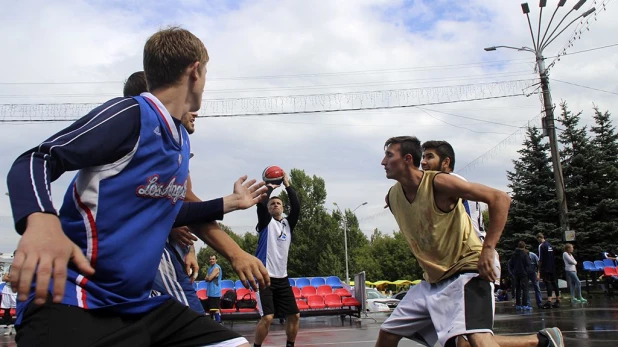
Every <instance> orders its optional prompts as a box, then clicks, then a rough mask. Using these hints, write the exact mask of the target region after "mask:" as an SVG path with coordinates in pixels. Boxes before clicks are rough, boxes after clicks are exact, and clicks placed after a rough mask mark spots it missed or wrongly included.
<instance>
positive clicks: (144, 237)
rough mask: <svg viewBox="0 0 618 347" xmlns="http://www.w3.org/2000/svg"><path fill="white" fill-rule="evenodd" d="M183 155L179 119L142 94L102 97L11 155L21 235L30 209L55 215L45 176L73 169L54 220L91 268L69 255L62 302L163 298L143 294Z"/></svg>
mask: <svg viewBox="0 0 618 347" xmlns="http://www.w3.org/2000/svg"><path fill="white" fill-rule="evenodd" d="M189 153H190V148H189V136H188V134H187V132H186V130H185V129H184V127H181V126H180V123H179V121H177V120H175V119H173V118H172V117H171V115H170V114H169V112H168V111H167V110H166V109H165V107H164V106H163V104H162V103H161V102H160V101H159V100H158V99H157V98H156V97H154V96H153V95H152V94H149V93H144V94H142V96H138V97H134V98H116V99H113V100H110V101H108V102H106V103H104V104H103V105H101V106H99V107H97V108H96V109H94V110H93V111H91V112H90V113H89V114H88V115H86V116H85V117H83V118H82V119H80V120H78V121H77V122H75V123H74V124H73V125H71V126H70V127H68V128H67V129H65V130H63V131H61V132H60V133H58V134H56V135H54V136H53V137H51V138H50V139H48V140H47V141H45V142H43V143H42V144H41V145H40V146H38V147H36V148H34V149H32V150H31V151H29V152H26V153H25V154H23V155H22V156H20V157H19V158H18V159H17V160H16V162H15V163H14V165H13V167H12V169H11V171H10V172H9V177H8V186H9V192H10V196H11V205H12V208H13V214H14V219H15V222H16V229H17V230H18V232H20V233H22V232H23V231H24V229H25V226H26V218H27V216H28V215H30V214H31V213H34V212H47V213H56V212H55V209H54V207H53V204H52V202H51V194H50V183H51V181H54V180H55V179H57V178H58V177H59V176H60V175H61V174H62V173H63V172H65V171H71V170H79V171H78V172H77V174H76V175H75V177H74V179H73V181H72V182H71V184H70V186H69V187H68V189H67V192H66V194H65V196H64V201H63V204H62V207H61V209H60V213H59V218H60V221H61V224H62V228H63V230H64V232H65V234H66V235H67V236H68V237H69V239H70V240H71V241H73V242H74V243H76V244H77V245H78V246H79V247H80V248H81V250H82V251H83V252H84V254H85V255H86V257H87V258H88V260H89V261H90V264H91V265H92V267H93V268H94V269H95V274H94V275H93V276H90V277H89V278H86V277H84V276H83V275H82V274H80V273H79V272H78V271H77V270H76V269H75V268H74V267H73V266H72V264H71V263H69V269H68V278H67V283H66V287H65V294H64V298H63V300H62V303H63V304H66V305H71V306H77V307H81V308H84V309H96V308H106V309H108V310H110V311H113V312H116V313H119V314H140V313H145V312H148V311H150V310H152V309H153V308H156V307H157V306H158V305H159V304H161V303H162V302H163V301H165V300H168V299H169V297H168V296H159V297H154V298H151V297H150V293H151V289H152V285H153V280H154V278H155V273H156V271H157V268H158V265H159V262H160V260H161V254H162V252H163V248H164V245H165V242H166V240H167V237H168V235H169V231H170V229H171V228H172V226H173V225H174V223H175V219H176V218H177V215H178V214H179V210H180V209H181V206H182V205H183V200H184V197H185V194H186V189H187V187H186V181H187V176H188V164H189ZM33 286H34V284H33ZM52 288H53V283H50V291H51V290H52ZM31 299H32V295H31V297H30V299H29V300H28V301H26V302H24V303H21V304H22V305H18V306H21V307H18V311H21V312H20V313H23V309H24V308H25V307H26V305H27V304H28V303H29V302H30V300H31ZM20 313H18V314H19V315H20V316H21V314H20ZM20 318H21V317H20Z"/></svg>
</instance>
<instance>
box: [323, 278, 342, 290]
mask: <svg viewBox="0 0 618 347" xmlns="http://www.w3.org/2000/svg"><path fill="white" fill-rule="evenodd" d="M326 284H328V285H329V286H331V287H332V288H333V289H337V288H343V285H342V284H341V280H340V279H339V277H337V276H328V277H326Z"/></svg>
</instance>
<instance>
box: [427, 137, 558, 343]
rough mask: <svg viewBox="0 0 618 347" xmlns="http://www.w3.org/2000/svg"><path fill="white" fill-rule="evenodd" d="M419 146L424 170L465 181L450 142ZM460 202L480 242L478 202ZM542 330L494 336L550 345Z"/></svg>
mask: <svg viewBox="0 0 618 347" xmlns="http://www.w3.org/2000/svg"><path fill="white" fill-rule="evenodd" d="M421 148H422V150H423V154H422V156H421V167H422V168H423V170H424V171H440V172H445V173H448V174H451V175H453V176H455V177H458V178H461V179H462V180H464V181H466V179H465V178H463V177H462V176H460V175H458V174H456V173H454V172H453V171H454V170H455V150H454V149H453V146H451V144H450V143H448V142H446V141H426V142H424V143H423V145H422V146H421ZM462 203H463V205H464V208H465V210H466V213H467V214H468V216H470V219H471V220H472V225H473V227H474V231H475V232H476V234H477V235H478V236H479V238H480V239H481V242H482V241H483V240H484V239H485V235H486V233H485V228H484V227H483V220H482V218H481V216H482V214H481V211H480V208H479V207H478V202H474V201H469V200H462ZM475 205H476V206H475ZM500 271H501V268H500V258H499V257H498V253H497V252H495V258H494V273H495V274H496V276H500ZM498 280H499V279H496V282H494V284H499V281H498ZM555 329H557V328H555ZM544 330H547V329H542V330H541V331H539V333H538V334H531V335H525V336H502V335H494V336H495V338H496V342H497V343H498V344H499V345H500V346H501V347H525V346H532V347H534V346H552V345H551V344H550V343H548V342H545V340H544V339H543V337H540V336H539V334H540V335H547V334H551V333H552V332H548V331H544ZM554 332H556V331H554ZM550 341H551V340H550ZM469 345H470V344H469V343H468V342H467V341H458V343H457V346H458V347H467V346H469Z"/></svg>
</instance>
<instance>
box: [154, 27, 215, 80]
mask: <svg viewBox="0 0 618 347" xmlns="http://www.w3.org/2000/svg"><path fill="white" fill-rule="evenodd" d="M208 60H209V57H208V51H207V50H206V47H205V46H204V43H202V41H201V40H200V39H199V38H197V36H195V35H193V34H192V33H191V32H190V31H188V30H185V29H182V28H179V27H169V28H167V29H163V30H160V31H158V32H156V33H155V34H154V35H152V36H151V37H150V38H149V39H148V41H146V44H145V45H144V72H145V74H146V82H147V83H148V89H149V90H151V91H152V90H155V89H157V88H161V87H165V86H169V85H172V84H174V83H176V82H178V80H179V79H180V76H182V74H183V73H184V71H185V69H186V68H187V67H188V66H189V65H191V64H193V63H195V62H200V64H201V66H200V69H204V68H206V63H208ZM200 72H201V70H200Z"/></svg>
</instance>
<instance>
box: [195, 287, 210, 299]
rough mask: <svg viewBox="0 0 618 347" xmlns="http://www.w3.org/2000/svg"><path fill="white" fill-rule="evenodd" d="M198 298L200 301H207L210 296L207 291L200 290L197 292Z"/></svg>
mask: <svg viewBox="0 0 618 347" xmlns="http://www.w3.org/2000/svg"><path fill="white" fill-rule="evenodd" d="M197 297H198V298H199V299H200V300H206V299H208V294H207V292H206V289H200V290H198V291H197Z"/></svg>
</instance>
